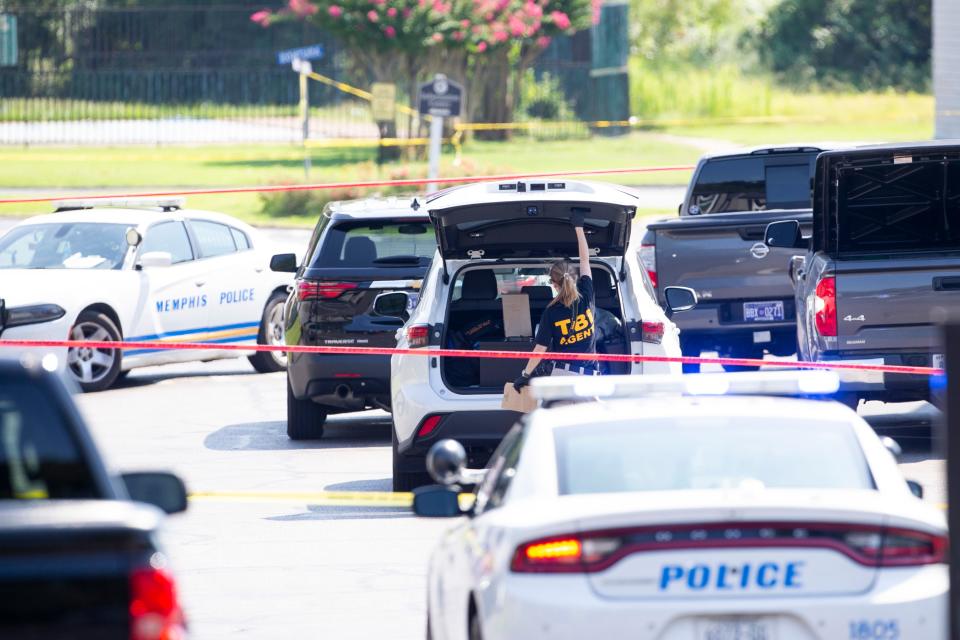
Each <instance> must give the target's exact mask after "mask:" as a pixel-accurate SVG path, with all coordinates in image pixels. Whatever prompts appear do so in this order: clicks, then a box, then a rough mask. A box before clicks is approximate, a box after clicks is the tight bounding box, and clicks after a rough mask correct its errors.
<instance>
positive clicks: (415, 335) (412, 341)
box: [404, 324, 430, 349]
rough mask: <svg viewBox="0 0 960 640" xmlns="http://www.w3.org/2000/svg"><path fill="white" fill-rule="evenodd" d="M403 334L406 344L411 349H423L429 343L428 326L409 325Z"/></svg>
mask: <svg viewBox="0 0 960 640" xmlns="http://www.w3.org/2000/svg"><path fill="white" fill-rule="evenodd" d="M404 333H405V335H406V337H407V344H408V345H409V346H410V347H411V348H413V349H418V348H420V347H425V346H427V344H428V343H429V342H430V325H426V324H414V325H410V326H409V327H407V329H406V331H405V332H404Z"/></svg>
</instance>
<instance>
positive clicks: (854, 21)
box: [752, 0, 932, 91]
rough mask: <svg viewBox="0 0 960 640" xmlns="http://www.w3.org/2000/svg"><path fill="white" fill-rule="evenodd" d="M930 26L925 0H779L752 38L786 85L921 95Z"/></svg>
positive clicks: (926, 81) (926, 79)
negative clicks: (834, 86)
mask: <svg viewBox="0 0 960 640" xmlns="http://www.w3.org/2000/svg"><path fill="white" fill-rule="evenodd" d="M931 24H932V23H931V0H782V1H781V2H780V3H779V4H777V5H775V6H774V7H772V8H771V9H770V11H769V13H768V14H767V17H766V19H765V20H764V21H763V22H762V23H761V25H760V27H759V29H758V31H757V33H756V34H755V38H752V39H753V40H754V41H755V43H756V44H755V46H756V48H757V51H758V53H759V55H760V59H761V61H762V62H763V63H764V64H765V65H766V66H767V67H768V68H769V69H771V70H772V71H774V72H775V73H777V74H778V75H779V76H780V77H781V78H782V79H783V80H784V81H787V82H790V83H792V84H801V85H804V84H812V83H818V84H821V85H826V86H832V85H839V86H852V87H856V88H857V89H883V88H895V89H902V90H903V89H905V90H915V91H926V90H928V89H929V86H930V49H931Z"/></svg>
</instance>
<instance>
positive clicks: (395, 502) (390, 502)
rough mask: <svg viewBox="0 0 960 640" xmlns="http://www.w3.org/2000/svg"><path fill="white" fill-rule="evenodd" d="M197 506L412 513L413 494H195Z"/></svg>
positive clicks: (463, 498)
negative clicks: (282, 506)
mask: <svg viewBox="0 0 960 640" xmlns="http://www.w3.org/2000/svg"><path fill="white" fill-rule="evenodd" d="M190 500H191V501H196V502H272V503H294V504H308V505H313V506H322V507H380V508H391V507H392V508H397V507H402V508H406V509H409V508H410V507H412V506H413V494H412V493H410V492H392V491H193V492H191V493H190ZM472 502H473V494H472V493H461V494H460V505H461V506H462V507H467V506H469V505H470V503H472Z"/></svg>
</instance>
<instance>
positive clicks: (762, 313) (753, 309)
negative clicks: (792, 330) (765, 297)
mask: <svg viewBox="0 0 960 640" xmlns="http://www.w3.org/2000/svg"><path fill="white" fill-rule="evenodd" d="M743 319H744V321H745V322H776V321H778V320H783V300H771V301H769V302H744V303H743Z"/></svg>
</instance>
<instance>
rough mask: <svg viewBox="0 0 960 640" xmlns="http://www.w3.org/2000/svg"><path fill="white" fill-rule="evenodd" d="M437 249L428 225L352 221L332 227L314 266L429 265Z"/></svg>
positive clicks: (314, 258) (423, 223) (419, 223)
mask: <svg viewBox="0 0 960 640" xmlns="http://www.w3.org/2000/svg"><path fill="white" fill-rule="evenodd" d="M436 250H437V239H436V236H435V235H434V233H433V229H432V228H431V227H430V225H429V224H428V223H427V222H423V221H416V222H403V221H396V222H393V221H377V222H368V223H357V222H348V223H341V224H338V225H336V226H333V227H330V229H329V230H328V231H327V233H326V235H325V236H324V238H323V241H322V246H321V247H320V248H319V250H318V251H317V252H316V253H315V254H314V257H313V260H311V264H310V266H311V267H359V268H364V267H391V266H394V267H403V266H411V265H419V266H426V265H427V264H429V263H430V260H431V259H432V258H433V253H434V252H435V251H436Z"/></svg>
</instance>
